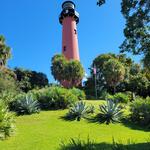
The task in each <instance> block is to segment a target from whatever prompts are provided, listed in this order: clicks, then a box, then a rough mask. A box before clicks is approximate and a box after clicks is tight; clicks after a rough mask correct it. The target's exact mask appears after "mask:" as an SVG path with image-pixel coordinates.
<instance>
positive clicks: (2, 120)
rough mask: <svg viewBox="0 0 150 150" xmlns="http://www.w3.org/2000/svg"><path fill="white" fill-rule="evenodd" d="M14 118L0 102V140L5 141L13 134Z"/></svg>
mask: <svg viewBox="0 0 150 150" xmlns="http://www.w3.org/2000/svg"><path fill="white" fill-rule="evenodd" d="M13 123H14V117H13V115H12V114H11V113H10V112H9V111H8V108H7V107H6V106H5V104H4V103H2V102H0V139H6V138H7V137H9V136H10V135H11V134H12V133H13V132H14V124H13Z"/></svg>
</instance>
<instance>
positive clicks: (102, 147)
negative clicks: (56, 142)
mask: <svg viewBox="0 0 150 150" xmlns="http://www.w3.org/2000/svg"><path fill="white" fill-rule="evenodd" d="M59 150H150V143H138V144H127V145H123V144H118V143H114V144H107V143H99V144H97V143H92V144H90V145H89V144H85V143H84V144H83V145H77V144H76V143H75V144H68V145H61V147H60V148H59Z"/></svg>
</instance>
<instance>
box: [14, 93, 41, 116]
mask: <svg viewBox="0 0 150 150" xmlns="http://www.w3.org/2000/svg"><path fill="white" fill-rule="evenodd" d="M14 105H15V111H16V112H17V114H18V115H23V114H33V113H38V112H39V111H40V108H39V103H38V102H37V100H33V97H32V95H26V96H25V97H24V98H23V99H21V100H18V101H16V102H15V104H14Z"/></svg>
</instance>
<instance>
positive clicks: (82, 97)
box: [70, 88, 86, 100]
mask: <svg viewBox="0 0 150 150" xmlns="http://www.w3.org/2000/svg"><path fill="white" fill-rule="evenodd" d="M70 90H71V92H72V93H73V94H74V95H76V96H77V97H78V99H79V100H85V99H86V95H85V93H84V91H82V90H80V89H77V88H73V89H70Z"/></svg>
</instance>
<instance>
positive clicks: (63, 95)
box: [31, 87, 78, 110]
mask: <svg viewBox="0 0 150 150" xmlns="http://www.w3.org/2000/svg"><path fill="white" fill-rule="evenodd" d="M31 93H32V94H33V96H34V97H35V98H36V99H37V100H38V102H39V103H40V107H41V109H44V110H45V109H46V110H49V109H65V108H67V107H68V106H69V105H70V104H72V103H74V102H76V101H78V97H77V96H78V95H75V94H74V93H72V90H68V89H65V88H61V87H48V88H43V89H40V90H33V91H31Z"/></svg>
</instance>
